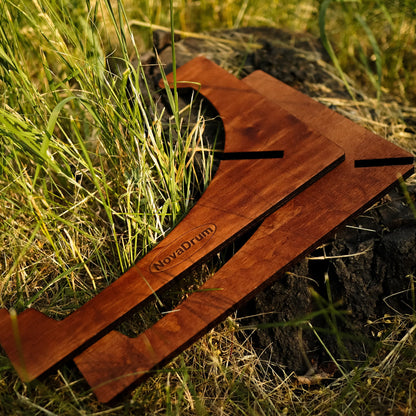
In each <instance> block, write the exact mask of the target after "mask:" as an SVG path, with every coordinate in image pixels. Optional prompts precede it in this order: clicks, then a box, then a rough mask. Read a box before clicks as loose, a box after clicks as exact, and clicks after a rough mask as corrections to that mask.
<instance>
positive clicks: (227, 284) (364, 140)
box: [75, 72, 413, 402]
mask: <svg viewBox="0 0 416 416" xmlns="http://www.w3.org/2000/svg"><path fill="white" fill-rule="evenodd" d="M245 82H246V83H247V84H248V85H250V86H252V87H254V88H256V89H257V90H258V91H260V92H261V93H262V94H264V96H265V97H267V98H268V99H270V100H272V101H273V102H274V103H277V104H279V105H281V106H282V107H283V108H284V109H286V110H287V111H290V112H292V113H293V114H295V115H296V116H297V117H299V118H300V119H301V120H304V121H306V122H307V123H308V125H310V126H311V127H312V128H314V129H316V130H318V131H320V132H321V133H322V134H325V135H327V136H328V137H329V138H331V139H332V140H334V142H335V143H337V144H338V145H340V146H342V147H343V148H344V150H345V153H346V161H345V163H342V164H341V165H339V166H338V167H337V168H335V169H334V170H333V171H331V172H329V173H328V174H327V175H325V176H324V177H323V178H322V179H320V180H319V181H318V182H316V183H314V184H313V185H312V186H310V187H309V188H307V189H306V190H304V191H303V192H302V193H301V194H299V195H297V196H296V197H295V198H293V199H292V200H290V201H289V202H288V203H287V204H286V205H284V206H283V207H281V208H280V209H279V210H277V211H276V212H275V213H273V214H271V215H270V216H269V217H267V218H266V219H265V220H264V221H263V223H262V224H261V226H260V227H259V228H258V230H257V231H256V232H255V233H254V234H253V236H252V237H251V238H250V239H249V240H248V242H247V243H246V244H245V245H244V246H243V247H242V248H241V249H240V250H239V251H238V252H237V253H236V255H235V256H234V257H233V258H232V259H231V260H229V262H227V263H226V264H225V265H224V266H223V267H222V268H221V269H220V270H219V271H218V272H217V273H216V274H215V275H214V276H213V277H211V278H210V279H209V280H208V281H207V282H206V283H205V284H204V285H203V286H202V287H201V288H200V291H198V292H195V293H193V294H192V295H190V296H189V297H188V298H187V299H186V300H185V301H184V302H182V303H181V304H180V305H178V306H177V308H175V312H172V313H169V314H167V315H165V316H164V317H163V318H162V319H161V320H160V321H158V322H157V323H156V324H154V325H153V326H152V327H151V328H149V329H147V330H146V331H145V332H143V333H142V334H141V335H139V336H138V337H137V338H128V337H126V336H124V335H122V334H120V333H119V332H116V331H112V332H110V333H109V334H107V335H106V336H105V337H103V338H102V339H100V340H99V341H98V342H97V343H96V344H94V345H92V346H91V347H90V348H88V349H86V350H85V351H84V352H83V353H82V354H80V355H79V356H78V357H76V358H75V363H76V365H77V366H78V368H79V369H80V371H81V372H82V374H83V375H84V377H85V378H86V380H87V381H88V383H89V385H90V386H91V387H92V389H93V390H94V392H95V394H96V395H97V397H98V399H99V400H100V401H102V402H108V401H110V400H112V399H114V398H115V397H116V396H117V395H118V394H120V393H122V392H123V391H124V390H125V389H129V388H131V387H132V386H134V385H135V384H137V383H139V382H142V381H144V380H145V379H146V378H147V377H149V376H150V375H151V372H152V370H155V369H157V368H161V367H162V366H163V365H164V364H166V363H167V362H168V361H169V360H171V359H172V358H173V357H174V356H176V355H177V354H179V353H180V352H181V351H183V350H184V349H185V348H187V347H188V346H189V345H191V344H192V343H193V342H194V341H195V340H196V339H198V338H199V337H200V336H202V335H203V334H204V333H206V332H207V331H208V330H209V329H211V328H212V327H214V326H215V325H216V324H217V323H219V322H220V321H221V320H223V319H224V318H225V317H226V316H227V315H229V314H230V313H231V312H232V311H233V310H235V309H236V308H237V307H238V306H239V305H240V304H242V303H243V302H245V301H247V300H248V299H250V298H251V297H252V296H254V295H255V294H256V293H257V292H258V291H260V290H262V289H264V287H265V286H266V285H268V284H270V283H272V282H273V281H274V280H275V279H276V278H278V277H279V276H281V275H282V274H283V272H284V271H285V270H286V269H287V268H288V267H290V265H292V264H293V263H295V262H296V261H298V259H300V258H302V257H303V256H304V255H305V254H306V253H308V252H309V251H311V250H312V249H313V248H314V247H316V246H317V245H319V244H321V242H322V241H324V240H325V239H326V238H328V236H329V235H330V234H332V233H333V232H334V231H335V230H336V229H337V228H338V227H340V226H341V225H342V224H343V223H344V222H345V221H347V220H348V219H350V218H351V217H352V216H354V215H356V214H358V213H359V212H360V211H362V210H363V209H365V208H366V207H368V206H369V205H371V204H372V203H374V202H375V201H376V200H378V198H380V196H381V195H382V194H384V193H385V192H386V191H387V190H388V189H389V188H390V187H391V186H392V185H393V184H394V183H395V182H396V179H397V176H398V175H402V176H403V177H407V176H409V175H410V174H411V173H412V172H413V166H412V165H409V164H407V165H402V166H398V165H393V166H382V167H365V168H356V167H355V163H354V162H355V160H357V159H371V158H374V157H377V158H378V157H382V158H385V157H394V158H405V159H404V161H406V162H409V161H411V160H412V156H411V155H410V154H408V153H407V152H405V151H403V150H401V149H400V148H398V147H397V146H395V145H393V144H391V143H388V142H387V141H385V140H383V139H382V138H380V137H379V136H376V135H375V134H372V133H371V132H369V131H367V130H365V129H363V128H362V127H359V126H357V125H356V124H354V123H352V122H351V121H349V120H347V119H345V118H344V117H342V116H340V115H339V114H337V113H335V112H333V111H331V110H329V109H328V108H326V107H324V106H323V105H321V104H319V103H317V102H316V101H314V100H312V99H311V98H309V97H306V96H304V95H302V94H301V93H299V92H297V91H295V90H294V89H292V88H290V87H288V86H287V85H285V84H283V83H281V82H279V81H277V80H275V79H274V78H272V77H270V76H268V75H266V74H264V73H262V72H256V73H254V74H252V75H250V76H249V77H247V78H246V79H245ZM409 158H410V159H409Z"/></svg>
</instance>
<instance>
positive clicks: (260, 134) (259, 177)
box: [0, 59, 344, 381]
mask: <svg viewBox="0 0 416 416" xmlns="http://www.w3.org/2000/svg"><path fill="white" fill-rule="evenodd" d="M177 75H178V79H180V80H183V81H187V80H192V79H194V80H197V81H199V82H200V83H201V86H200V90H201V92H203V93H204V94H205V96H207V98H208V99H210V100H211V102H212V103H213V104H214V105H215V106H216V108H217V110H218V111H219V113H220V115H221V116H222V117H223V119H224V123H225V132H226V141H225V149H224V150H225V155H227V154H231V155H233V156H235V155H236V154H237V153H236V152H242V153H244V152H246V153H247V152H248V153H247V154H249V155H250V156H251V157H252V156H253V153H250V152H271V153H272V154H273V152H277V153H279V152H281V151H283V158H281V157H279V158H266V159H251V158H248V159H242V160H232V159H235V158H234V157H232V158H231V160H223V161H221V163H220V166H219V169H218V171H217V173H216V175H215V177H214V179H213V180H212V182H211V184H210V185H209V187H208V189H207V190H206V191H205V192H204V194H203V195H202V197H201V198H200V200H199V201H198V202H197V204H196V205H195V206H194V207H193V208H192V210H191V211H190V212H189V214H188V215H187V216H186V217H185V218H184V220H183V221H182V222H180V223H179V224H178V225H177V226H176V227H175V228H174V230H173V231H172V232H171V233H170V234H169V235H168V236H167V237H166V238H165V239H164V240H163V241H162V242H161V243H160V244H158V246H157V247H156V248H154V249H153V250H152V251H151V252H150V253H149V254H147V255H146V256H145V257H144V258H143V259H141V260H140V261H139V262H138V263H136V264H135V265H134V266H133V267H132V268H131V269H130V270H128V271H127V272H125V273H124V274H123V275H122V276H121V277H119V278H118V279H117V280H116V281H115V282H114V283H112V284H111V285H110V286H109V287H107V288H106V289H105V290H103V291H102V292H101V293H99V294H98V295H97V296H96V297H94V298H93V299H91V300H90V301H89V302H87V303H86V304H84V305H83V306H82V307H81V308H80V309H78V310H77V311H75V312H73V313H72V314H70V315H69V316H68V317H67V318H65V319H63V320H62V321H55V320H54V319H52V318H49V317H47V316H45V315H43V314H42V313H40V312H38V311H36V310H34V309H27V310H25V311H23V312H22V313H21V314H19V315H18V317H17V322H16V323H17V326H18V331H16V330H15V331H14V330H13V327H12V320H11V319H10V316H9V313H8V312H7V311H5V310H0V343H1V345H2V347H3V348H4V350H5V351H6V353H7V355H8V357H9V359H10V360H11V362H12V364H13V365H14V367H15V368H16V370H17V372H18V373H19V375H20V377H21V378H22V379H23V380H24V381H30V380H33V379H34V378H36V377H37V376H39V375H40V374H42V373H43V372H45V371H46V370H48V369H50V368H51V367H53V366H54V365H56V364H57V363H58V362H60V361H61V360H63V359H64V358H66V357H68V356H69V355H71V354H73V353H74V352H75V351H76V350H79V348H80V347H82V346H83V345H84V344H85V343H87V342H89V341H91V340H92V339H93V338H96V337H97V336H98V335H99V334H102V333H103V331H105V330H106V329H108V327H109V326H110V325H112V324H114V323H115V322H116V321H118V320H119V319H121V318H122V317H123V316H124V315H125V314H127V313H128V312H130V311H131V310H132V309H133V308H135V307H136V306H138V305H141V304H142V303H143V302H144V301H146V300H147V299H149V298H150V297H151V296H152V295H153V294H154V293H155V292H157V291H158V290H159V289H160V288H161V287H163V286H164V285H166V284H167V283H169V282H170V281H171V280H172V279H174V278H176V277H179V276H181V275H183V274H184V273H185V272H187V271H189V269H190V268H192V267H194V266H195V265H196V264H198V263H199V262H201V261H202V260H204V259H205V258H206V257H207V256H208V255H210V254H213V253H215V252H217V251H218V250H219V249H220V248H221V247H222V246H223V245H225V244H228V243H229V242H230V241H231V240H232V239H233V238H235V237H236V236H237V235H239V234H240V233H242V232H244V231H245V230H246V229H248V228H249V227H251V226H253V225H254V224H255V223H257V222H258V221H260V220H261V219H262V218H264V217H265V216H267V215H268V214H270V213H271V212H272V211H273V210H275V209H276V208H278V207H280V206H282V205H283V204H284V203H286V202H287V201H288V200H290V199H291V198H292V197H293V196H294V195H296V194H297V193H299V192H301V191H302V190H304V189H305V188H306V187H307V186H308V185H310V184H311V183H312V182H314V181H316V180H317V179H318V178H320V177H321V176H323V175H324V174H325V173H327V172H328V171H330V170H331V169H332V168H333V167H335V166H336V165H338V164H339V163H341V162H342V161H343V159H344V151H343V150H342V149H341V148H340V147H339V146H337V145H336V144H334V143H333V142H331V141H330V140H328V139H326V138H325V137H324V136H323V135H322V134H320V133H316V132H315V131H313V130H312V129H310V128H309V127H307V126H306V125H305V124H304V123H302V122H300V121H299V120H298V119H296V118H295V117H294V116H293V115H291V114H290V113H288V112H287V111H286V110H283V109H282V108H280V107H278V106H275V105H273V104H272V103H270V102H269V101H267V100H266V99H265V98H264V97H263V96H262V95H261V94H259V93H258V92H256V91H255V90H254V89H252V88H251V87H249V86H248V85H247V84H245V83H243V82H242V81H239V80H237V79H236V78H235V77H233V76H231V75H230V74H228V73H227V72H226V71H224V70H223V69H221V68H220V67H218V66H217V65H215V64H214V63H212V62H209V61H207V60H205V59H199V60H196V61H195V62H193V63H191V64H189V65H185V66H184V67H182V68H180V69H179V70H178V73H177ZM182 86H186V84H184V85H182ZM193 86H194V87H195V85H193ZM198 88H199V87H198ZM279 156H281V154H279ZM17 332H18V334H19V336H18V337H16V336H15V334H16V333H17Z"/></svg>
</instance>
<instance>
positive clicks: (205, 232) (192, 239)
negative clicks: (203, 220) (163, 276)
mask: <svg viewBox="0 0 416 416" xmlns="http://www.w3.org/2000/svg"><path fill="white" fill-rule="evenodd" d="M216 230H217V227H216V226H215V224H205V225H201V226H199V227H197V228H194V229H192V230H190V231H188V232H187V233H185V234H183V235H182V236H181V237H179V238H177V239H176V240H175V241H174V242H173V243H171V244H169V246H168V247H166V248H165V249H164V250H163V251H162V253H161V254H159V255H158V256H157V257H156V259H155V260H153V262H152V264H151V265H150V271H151V272H153V273H157V272H164V271H165V270H168V269H170V268H172V267H175V266H177V265H178V264H180V263H182V262H183V261H184V260H186V259H188V258H189V257H191V256H192V255H193V254H194V253H196V252H197V251H198V250H200V249H201V248H202V247H204V246H205V244H207V243H208V241H209V240H210V239H211V238H212V236H213V235H214V234H215V231H216Z"/></svg>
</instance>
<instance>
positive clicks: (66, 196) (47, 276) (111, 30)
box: [0, 0, 416, 415]
mask: <svg viewBox="0 0 416 416" xmlns="http://www.w3.org/2000/svg"><path fill="white" fill-rule="evenodd" d="M272 5H273V6H272ZM415 13H416V12H415V10H414V5H413V3H412V2H411V1H410V0H400V1H399V0H397V1H390V2H387V1H386V2H382V1H381V0H378V1H375V0H374V1H370V0H365V1H364V0H363V1H361V2H351V1H350V2H344V1H328V0H324V1H323V2H322V3H321V4H319V3H318V2H308V1H300V0H299V1H294V0H293V1H289V2H281V3H280V2H268V1H255V0H251V1H250V0H241V1H231V0H225V1H221V2H220V1H217V0H201V1H199V2H194V1H189V0H180V1H177V2H174V9H173V10H172V15H171V13H170V9H169V5H168V4H167V2H161V1H158V0H153V1H150V0H145V1H143V0H137V1H130V0H129V1H127V0H126V2H125V4H124V6H123V5H122V4H121V3H120V2H118V1H116V0H113V1H109V0H108V1H104V0H102V1H97V2H93V1H88V0H85V1H84V0H71V1H70V0H59V1H58V0H17V1H15V0H14V1H11V0H4V1H3V2H2V3H1V4H0V135H1V138H0V174H1V176H0V247H1V249H0V307H7V308H12V307H13V308H15V309H16V310H17V311H18V312H20V311H22V310H24V309H25V308H27V307H36V308H37V309H39V310H41V311H43V312H45V313H47V314H48V315H49V316H53V317H55V318H62V317H65V316H67V315H68V313H70V312H71V311H73V310H75V309H77V308H78V307H79V306H80V305H82V304H83V303H85V302H86V301H87V300H88V299H90V298H91V297H92V296H94V295H95V294H96V293H98V292H99V291H100V290H102V289H103V288H104V287H106V286H107V285H109V284H110V283H111V282H112V281H114V279H115V278H117V277H118V276H119V275H120V274H121V273H122V272H123V271H124V270H126V269H127V268H128V267H129V266H130V265H132V264H133V263H134V262H135V261H137V259H139V258H140V257H142V256H143V255H144V254H145V253H146V252H148V251H149V250H151V248H152V247H154V246H155V245H156V244H157V242H158V241H160V239H162V238H163V236H164V235H165V233H166V232H168V231H169V230H170V229H171V228H172V227H173V226H174V225H175V224H176V223H177V222H178V221H180V219H181V218H182V217H183V215H184V214H185V213H186V212H187V211H188V210H189V209H190V207H191V206H192V204H193V203H194V201H195V198H197V196H198V195H199V194H200V193H201V192H202V191H203V190H204V189H205V188H206V186H207V185H208V183H209V181H210V179H211V177H212V160H213V157H212V154H211V152H210V150H209V149H208V148H207V144H206V143H204V139H203V136H202V131H203V128H204V118H203V115H202V114H199V117H198V121H197V122H196V123H190V122H189V119H188V111H189V110H187V109H185V110H184V111H183V112H181V113H179V111H178V104H177V99H176V95H175V93H173V94H171V95H170V105H169V106H168V108H163V107H161V106H160V105H159V103H157V102H154V101H153V99H152V96H151V95H150V94H149V91H148V89H149V86H148V85H147V82H146V79H145V77H144V75H143V74H144V72H143V67H142V66H141V65H140V64H139V66H138V67H134V66H133V65H132V64H131V62H132V61H133V58H140V54H141V52H142V51H144V50H145V49H147V48H148V47H149V40H150V38H151V37H150V29H149V28H144V27H143V25H141V26H140V25H137V24H136V25H132V26H131V27H130V26H129V24H128V23H129V22H130V21H136V22H141V23H144V24H147V23H149V22H151V23H152V24H156V25H162V26H165V27H168V28H169V27H170V24H171V21H172V20H171V17H173V22H174V23H175V27H176V28H177V29H180V30H182V31H187V32H201V31H206V30H211V29H218V28H232V27H240V26H248V25H270V26H277V27H280V26H284V27H288V28H290V29H292V30H300V31H304V30H308V31H310V32H312V33H314V34H316V35H319V34H320V35H321V38H322V40H323V41H324V43H325V46H326V47H327V49H328V51H330V53H331V57H332V59H333V61H334V63H335V64H336V67H337V70H338V71H339V74H348V75H349V76H350V77H351V78H353V79H354V80H355V82H357V83H359V84H360V85H361V86H362V88H364V89H365V90H366V91H367V92H368V93H369V94H370V95H372V96H373V97H375V98H377V99H378V100H382V99H383V97H384V96H387V95H389V96H390V95H392V96H394V97H395V98H396V100H397V101H401V102H404V103H409V102H411V100H414V98H415V95H414V92H412V88H414V86H415V84H414V82H415V81H414V80H415V79H416V77H415V65H416V60H415V59H412V58H414V56H413V55H412V54H414V50H415V40H414V39H415V36H414V35H415V33H414V30H415V29H414V28H415V25H414V23H415V18H416V16H415ZM331 51H332V52H331ZM108 54H111V55H112V56H114V57H115V58H116V59H117V60H118V61H119V63H120V67H121V68H123V69H122V71H121V73H120V74H118V75H117V76H114V75H113V74H110V73H108V69H107V67H106V62H105V59H106V56H107V55H108ZM127 85H129V86H130V89H129V91H130V93H129V92H128V89H127V88H126V86H127ZM374 105H376V103H375V104H374ZM406 111H407V112H412V111H413V109H412V108H411V107H410V105H409V106H408V107H406V108H404V109H403V112H404V113H405V112H406ZM168 113H171V114H172V117H169V116H168ZM380 114H382V110H380ZM412 114H413V112H412ZM372 127H374V126H372ZM380 128H381V129H385V128H386V127H384V126H383V125H382V126H381V127H380ZM197 159H198V161H199V162H198V164H197V163H196V160H197ZM201 161H202V162H201ZM197 165H198V166H197ZM140 319H142V320H143V321H145V319H146V317H144V316H143V317H140ZM386 325H387V327H388V328H389V331H388V336H386V337H385V339H384V340H383V342H381V343H380V348H379V350H378V353H377V355H375V356H373V357H370V358H369V362H368V363H365V365H363V366H362V368H356V369H354V370H352V371H351V372H346V373H344V374H343V375H342V376H341V377H340V378H337V379H336V380H333V381H326V382H325V383H323V384H317V385H313V386H309V387H307V386H304V385H302V384H299V383H297V381H296V379H295V378H294V377H293V375H287V376H284V375H283V376H282V375H281V374H279V375H278V374H276V373H275V371H274V369H273V368H272V367H271V366H270V365H269V363H268V351H267V350H266V351H264V352H263V354H262V355H259V354H258V353H257V352H256V351H254V349H253V348H252V347H251V345H250V339H249V338H247V339H245V340H242V339H241V338H236V336H235V333H236V331H238V321H236V320H235V319H234V318H233V319H229V320H227V322H226V323H224V324H223V325H221V326H220V327H219V328H217V329H216V330H215V331H212V332H210V333H209V334H208V335H207V336H205V337H204V338H203V339H202V340H201V341H200V342H198V343H196V344H195V345H194V346H193V347H192V348H191V349H190V350H188V351H187V352H185V353H184V354H182V355H181V356H180V357H178V358H177V359H176V360H174V361H173V362H172V363H171V364H170V365H169V366H168V367H167V369H165V370H162V371H160V372H158V373H157V374H155V375H154V377H152V378H151V379H150V380H149V381H148V382H147V383H145V384H144V385H143V386H141V387H139V388H138V389H137V390H136V391H135V392H134V393H133V395H132V396H131V399H130V400H129V399H127V400H125V401H124V402H122V403H121V404H119V405H114V406H102V405H99V404H98V403H97V402H96V400H95V399H94V396H93V394H92V393H91V391H90V390H89V388H88V386H87V384H86V383H85V382H84V381H83V380H82V378H81V377H80V375H79V374H78V373H76V371H75V370H74V368H73V367H71V366H63V367H62V368H61V369H60V370H59V371H57V372H55V373H52V374H51V375H49V376H47V377H44V378H42V379H41V380H40V381H35V382H34V383H31V384H30V385H24V384H22V383H21V382H20V381H19V379H18V378H17V376H16V375H15V373H14V371H13V370H12V369H11V367H10V364H9V362H8V360H7V358H6V357H5V356H4V355H0V413H2V414H5V415H6V414H10V415H15V414H16V415H18V414H21V415H32V414H33V415H39V414H58V415H74V414H114V415H119V414H155V413H157V412H159V413H162V414H168V415H171V414H172V415H176V414H198V415H199V414H201V415H202V414H212V413H214V414H230V415H234V414H248V415H263V414H328V412H329V411H331V409H332V411H333V412H334V414H343V413H347V414H348V412H349V414H361V413H360V411H361V409H363V407H362V404H363V403H364V402H365V403H367V407H368V408H369V409H370V410H372V409H373V408H374V409H375V410H380V408H381V407H380V405H379V404H377V403H378V402H379V401H380V397H383V398H384V400H383V401H382V403H383V406H384V405H386V406H387V407H388V406H390V407H391V408H392V409H399V410H400V409H414V406H415V403H414V401H415V397H414V396H415V390H414V382H413V381H414V379H415V377H414V370H412V369H414V368H415V363H414V354H411V351H413V350H414V340H413V338H412V337H408V338H406V339H405V338H404V337H403V331H404V330H405V328H414V317H413V316H402V317H397V318H395V319H393V320H392V321H391V322H389V323H388V324H386ZM136 329H137V328H136ZM133 330H134V329H133ZM231 352H232V353H231ZM387 358H388V360H387ZM392 363H393V364H394V365H392ZM372 406H374V407H372ZM412 406H413V407H412ZM337 412H338V413H337ZM367 414H369V413H367ZM403 414H406V410H403ZM407 414H411V411H410V410H409V411H408V413H407Z"/></svg>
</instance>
